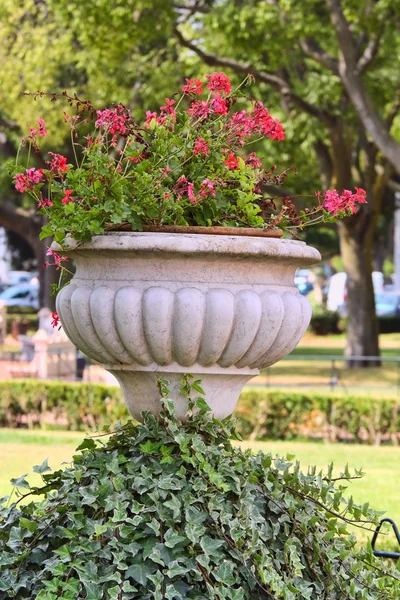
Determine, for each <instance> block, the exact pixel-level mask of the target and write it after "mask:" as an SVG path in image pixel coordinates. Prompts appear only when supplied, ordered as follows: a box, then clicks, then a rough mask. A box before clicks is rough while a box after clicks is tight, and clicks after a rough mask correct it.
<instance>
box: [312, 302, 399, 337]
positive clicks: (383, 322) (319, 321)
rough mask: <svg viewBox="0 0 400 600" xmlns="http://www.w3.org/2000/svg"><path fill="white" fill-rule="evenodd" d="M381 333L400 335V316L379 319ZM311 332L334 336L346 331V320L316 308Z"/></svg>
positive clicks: (336, 314)
mask: <svg viewBox="0 0 400 600" xmlns="http://www.w3.org/2000/svg"><path fill="white" fill-rule="evenodd" d="M378 324H379V332H380V333H400V316H395V317H378ZM309 330H310V331H312V332H313V333H315V334H316V335H332V334H333V335H334V334H337V333H341V332H343V331H345V330H346V319H344V318H341V317H340V316H339V315H338V313H337V312H335V311H332V310H327V309H326V308H322V307H316V308H314V309H313V315H312V317H311V322H310V325H309Z"/></svg>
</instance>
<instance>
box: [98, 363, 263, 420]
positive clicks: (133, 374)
mask: <svg viewBox="0 0 400 600" xmlns="http://www.w3.org/2000/svg"><path fill="white" fill-rule="evenodd" d="M107 370H108V371H109V372H110V373H112V374H113V375H114V377H116V379H117V380H118V383H119V384H120V386H121V389H122V393H123V394H124V398H125V402H126V404H127V406H128V409H129V412H130V413H131V415H132V416H133V417H134V418H135V419H137V420H138V421H141V416H140V415H141V413H142V412H143V411H148V412H150V413H152V414H153V415H154V416H155V417H158V416H159V414H160V411H161V409H162V406H161V402H160V393H159V391H158V386H157V380H158V378H159V377H161V378H162V379H165V380H166V381H168V383H169V386H168V387H169V392H170V398H172V399H173V400H174V401H175V410H176V414H177V416H178V418H179V419H180V420H181V421H184V420H185V414H186V412H187V408H188V406H187V400H186V398H185V397H184V396H183V395H182V394H181V393H180V388H181V385H182V384H181V381H182V377H183V373H176V372H175V373H174V372H169V371H167V372H164V371H156V372H155V371H123V370H115V369H110V368H107ZM237 371H239V370H238V369H237ZM256 375H258V371H255V372H249V371H248V370H247V369H243V373H240V372H238V373H229V374H228V373H225V374H223V373H201V374H198V373H197V374H196V373H193V377H194V379H193V381H194V380H195V379H200V380H201V387H202V388H203V390H204V397H205V400H206V402H207V404H208V405H209V407H210V408H211V410H212V413H213V415H214V416H215V417H216V418H217V419H224V418H225V417H227V416H228V415H230V414H232V413H233V411H234V408H235V406H236V403H237V401H238V399H239V395H240V392H241V391H242V389H243V386H244V385H246V383H247V382H248V381H249V380H250V379H251V378H252V377H254V376H256ZM197 396H199V394H198V393H197V392H194V393H193V398H192V399H194V398H195V397H197Z"/></svg>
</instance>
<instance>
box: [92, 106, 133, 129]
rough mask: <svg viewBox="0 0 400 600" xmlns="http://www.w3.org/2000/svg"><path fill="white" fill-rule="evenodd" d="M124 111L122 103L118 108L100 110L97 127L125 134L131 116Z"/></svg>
mask: <svg viewBox="0 0 400 600" xmlns="http://www.w3.org/2000/svg"><path fill="white" fill-rule="evenodd" d="M123 111H124V107H123V106H122V105H118V106H117V108H111V109H110V108H105V109H104V110H98V111H97V117H98V119H97V121H96V123H95V125H96V127H99V128H100V129H105V130H106V131H108V132H109V133H111V134H112V135H115V134H117V133H120V134H121V135H124V134H125V133H126V132H127V128H126V125H127V121H128V119H129V117H128V115H127V114H125V113H124V112H123Z"/></svg>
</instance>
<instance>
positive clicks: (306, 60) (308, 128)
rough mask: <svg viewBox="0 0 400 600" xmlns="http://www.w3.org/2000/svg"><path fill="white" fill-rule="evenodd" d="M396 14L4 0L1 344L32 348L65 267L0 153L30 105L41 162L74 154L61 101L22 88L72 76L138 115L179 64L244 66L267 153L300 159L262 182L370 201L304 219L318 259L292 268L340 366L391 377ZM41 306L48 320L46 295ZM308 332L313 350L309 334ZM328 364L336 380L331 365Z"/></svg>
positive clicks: (398, 188)
mask: <svg viewBox="0 0 400 600" xmlns="http://www.w3.org/2000/svg"><path fill="white" fill-rule="evenodd" d="M399 22H400V2H399V0H378V1H377V0H343V1H342V2H340V1H339V0H304V1H303V2H301V3H299V2H297V1H296V0H182V1H179V0H176V1H173V0H124V1H120V0H112V1H110V0H90V1H89V2H86V3H82V2H79V1H78V0H20V1H19V2H18V3H15V2H14V1H13V0H3V1H2V4H1V8H0V64H1V69H0V226H1V229H0V291H1V294H0V301H1V302H2V305H3V313H4V314H3V317H2V318H3V321H4V323H3V328H2V331H1V335H2V342H3V352H2V357H3V359H9V358H10V356H9V354H8V355H7V352H8V353H10V352H11V353H13V356H12V360H13V361H14V362H15V361H16V360H17V359H18V352H19V353H20V356H19V358H20V359H23V360H26V358H27V356H28V358H29V357H32V356H33V353H34V350H33V351H31V352H30V353H29V351H28V350H27V349H26V347H25V348H24V347H22V346H23V344H22V341H23V340H22V341H21V336H22V337H24V336H25V338H26V335H28V336H31V334H33V333H34V332H35V331H37V329H38V327H39V320H40V318H39V317H38V311H39V310H40V309H46V308H47V309H50V311H51V310H52V309H53V307H54V298H52V296H51V284H52V283H53V282H54V281H55V280H56V278H57V276H58V274H57V272H56V271H55V270H54V269H43V268H42V265H43V263H44V262H45V260H46V259H45V253H46V250H47V247H48V245H49V243H50V240H43V241H42V242H40V241H39V238H38V232H39V230H40V228H41V226H42V224H43V219H44V218H45V217H43V216H41V215H36V214H35V207H34V206H33V205H32V201H31V200H30V198H29V197H27V196H24V195H23V196H21V194H19V193H18V192H16V191H15V189H14V188H13V186H12V182H11V180H10V177H9V176H8V174H7V173H6V170H5V169H4V163H5V161H6V160H8V159H10V158H12V157H14V156H15V154H16V151H17V147H18V144H19V140H20V137H21V136H22V135H24V134H26V133H27V131H28V128H29V126H33V125H35V123H36V120H37V119H39V118H41V119H45V121H46V125H47V129H48V130H49V132H50V135H49V136H48V137H47V138H46V139H45V140H44V142H45V145H44V146H43V152H42V153H40V154H37V155H36V156H35V160H36V162H37V163H38V165H40V164H43V162H44V160H46V158H47V154H46V152H47V151H48V150H49V149H50V148H52V149H53V150H54V149H57V151H58V152H60V153H62V154H66V155H68V159H69V161H70V162H72V161H73V157H72V156H69V153H71V149H70V144H69V143H68V142H69V141H70V140H69V131H68V129H67V128H66V127H65V126H64V123H63V114H62V111H63V109H64V107H62V106H61V105H60V104H59V103H52V102H50V101H49V99H48V98H38V99H34V98H33V97H32V96H24V95H22V92H26V91H30V92H36V91H37V90H41V91H46V92H62V91H63V90H67V91H68V92H69V93H70V94H74V93H76V94H77V95H78V96H79V97H81V98H89V99H90V100H91V101H92V102H93V103H95V104H96V105H97V106H99V107H100V108H101V107H103V106H105V105H107V104H109V103H112V102H123V103H126V104H127V105H129V107H130V108H131V109H132V111H133V113H134V114H135V117H136V118H137V119H138V120H141V119H143V117H144V114H145V111H146V110H154V109H157V108H158V106H159V105H160V104H162V103H163V101H164V98H165V97H166V96H168V95H170V94H171V93H173V91H174V90H176V89H179V87H180V86H181V85H182V84H183V83H184V80H185V77H202V76H204V75H205V74H206V73H207V72H209V71H210V70H225V71H226V72H227V74H228V75H229V76H230V77H232V79H233V81H234V82H236V83H240V81H242V79H243V78H244V76H246V74H247V73H252V74H253V75H254V77H255V84H254V86H253V88H252V91H251V92H252V94H254V95H255V96H256V97H257V98H258V99H260V100H262V101H263V102H264V104H265V105H266V106H267V107H268V108H269V110H270V111H271V113H272V114H273V115H275V116H277V117H279V118H280V119H281V121H282V122H283V123H284V125H285V129H286V139H285V141H284V142H280V143H277V142H275V143H273V142H270V141H268V142H266V143H264V145H263V146H261V147H259V148H257V150H258V151H260V152H261V153H262V154H263V155H264V157H265V162H266V164H267V165H271V166H272V165H278V166H279V167H282V168H287V167H290V166H292V165H295V166H296V168H297V174H296V172H290V175H289V177H288V179H287V180H286V181H285V184H284V188H283V187H277V188H276V189H275V188H274V186H269V187H270V188H271V189H269V190H267V191H268V192H270V193H271V195H291V196H292V195H294V194H299V195H300V194H301V197H299V198H298V199H297V200H296V202H297V203H298V205H299V207H305V206H307V203H312V202H313V201H314V200H315V197H314V194H315V191H317V190H325V189H327V188H337V189H339V190H340V191H341V190H342V189H352V188H354V187H355V186H358V187H363V188H364V189H366V190H367V195H368V204H366V205H362V206H361V208H360V210H359V211H358V213H357V214H356V215H354V216H353V217H351V218H348V219H345V220H344V221H341V222H340V223H339V224H334V223H332V224H325V225H324V226H322V227H319V228H318V227H317V228H311V229H310V230H307V231H305V232H300V231H299V232H298V234H297V235H298V237H299V238H301V239H305V240H306V241H307V242H308V243H310V244H314V245H315V246H317V247H318V249H319V250H320V251H321V253H322V255H323V262H322V263H321V264H320V265H318V266H317V267H316V268H315V269H313V270H305V269H302V270H299V272H298V273H297V276H296V285H297V286H298V288H299V291H300V293H302V294H304V295H307V296H308V297H309V299H310V301H311V302H312V304H313V306H314V317H313V322H312V324H311V330H310V331H311V333H312V334H314V336H322V335H323V336H326V339H325V343H324V346H325V350H326V348H327V347H328V348H330V350H329V354H330V356H336V355H340V354H343V353H344V355H345V357H346V362H345V363H343V366H345V367H346V368H348V369H365V370H367V369H372V370H374V369H376V368H377V367H380V366H381V365H382V364H383V366H390V367H393V371H394V374H393V380H391V383H392V384H393V385H398V386H399V385H400V378H399V380H398V381H397V379H396V378H397V377H398V375H397V370H398V369H397V367H398V365H397V363H396V361H395V360H394V361H392V363H390V364H389V363H388V362H386V363H385V361H383V363H382V360H380V359H379V356H380V355H381V354H383V355H385V354H386V355H387V350H388V349H389V350H390V352H389V354H390V356H391V357H392V358H393V359H395V358H396V356H397V348H398V341H399V339H400V175H399V172H400V142H399V140H400V117H399V109H400V92H399V58H398V57H399V50H400V30H399ZM260 144H261V142H260ZM41 315H42V322H41V325H40V327H41V329H44V330H46V331H47V332H48V334H49V335H51V328H49V326H48V321H49V318H50V312H49V310H47V311H44V312H43V311H42V313H41ZM46 319H47V321H46ZM334 336H336V337H335V338H334ZM383 336H386V337H383ZM328 338H329V339H328ZM333 338H334V339H333ZM309 340H311V341H310V343H309V347H310V348H315V349H316V350H317V349H318V347H319V346H320V344H319V342H318V341H317V338H315V339H314V338H310V337H309ZM335 340H336V345H335V344H333V342H335ZM25 342H26V343H28V346H29V343H30V342H29V340H28V342H27V341H26V340H25ZM339 342H340V343H339ZM21 344H22V345H21ZM332 344H333V345H332ZM335 349H339V350H340V351H336V350H335ZM394 349H395V350H396V352H394V351H393V350H394ZM334 350H335V351H334ZM310 352H311V351H310ZM318 353H319V352H318V351H316V352H314V354H318ZM309 354H310V353H309ZM310 356H311V354H310ZM14 367H15V365H14ZM31 367H32V365H31ZM3 370H4V369H3ZM328 370H329V373H330V376H329V378H328V379H329V381H330V382H331V384H332V381H333V382H334V381H335V378H337V375H335V374H334V369H332V365H331V364H330V365H328ZM36 371H37V368H36ZM31 372H32V373H34V372H35V369H34V368H33V367H32V368H31ZM62 374H63V373H62V372H61V370H60V376H61V375H62ZM323 379H324V382H325V383H326V377H325V376H324V378H323ZM366 381H367V382H368V380H364V383H365V382H366ZM276 383H279V382H276ZM281 383H284V382H281Z"/></svg>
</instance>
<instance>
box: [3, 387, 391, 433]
mask: <svg viewBox="0 0 400 600" xmlns="http://www.w3.org/2000/svg"><path fill="white" fill-rule="evenodd" d="M399 409H400V399H399V400H395V399H381V400H376V399H373V398H363V397H361V398H360V397H352V396H348V397H339V396H335V395H334V394H331V395H329V394H317V393H311V392H304V393H302V394H299V393H297V394H296V393H292V392H280V391H275V390H267V389H260V388H252V387H248V388H246V389H245V390H244V392H243V393H242V395H241V398H240V400H239V404H238V407H237V409H236V413H235V414H236V417H237V419H238V430H239V432H240V433H241V434H242V436H243V437H244V438H251V439H253V440H264V439H276V440H293V439H326V440H330V441H333V442H334V441H353V442H362V443H369V444H380V443H382V442H383V443H393V444H397V443H400V410H399ZM128 418H129V414H128V410H127V408H126V406H125V404H124V403H123V401H122V394H121V391H120V389H119V388H118V387H116V386H106V385H98V384H91V383H68V382H60V381H37V380H29V379H26V380H11V381H7V380H3V381H0V426H2V427H54V428H64V429H70V430H86V429H95V428H96V427H102V426H103V425H107V424H114V423H115V422H116V421H118V420H121V421H126V420H127V419H128Z"/></svg>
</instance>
